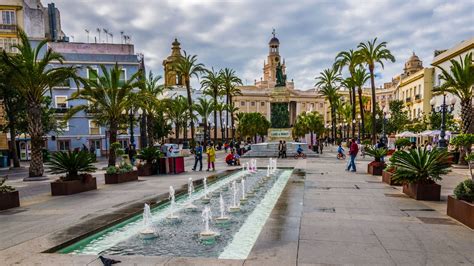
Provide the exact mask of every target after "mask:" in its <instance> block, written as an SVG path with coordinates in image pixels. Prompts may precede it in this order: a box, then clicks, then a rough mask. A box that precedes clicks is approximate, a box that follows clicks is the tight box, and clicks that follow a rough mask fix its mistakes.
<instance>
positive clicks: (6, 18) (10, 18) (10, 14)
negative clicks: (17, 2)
mask: <svg viewBox="0 0 474 266" xmlns="http://www.w3.org/2000/svg"><path fill="white" fill-rule="evenodd" d="M2 24H3V25H16V14H15V11H13V10H3V11H2Z"/></svg>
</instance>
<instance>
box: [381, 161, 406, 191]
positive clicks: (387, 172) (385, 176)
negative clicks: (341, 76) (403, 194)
mask: <svg viewBox="0 0 474 266" xmlns="http://www.w3.org/2000/svg"><path fill="white" fill-rule="evenodd" d="M394 173H395V167H393V166H392V165H387V167H385V169H384V170H383V172H382V182H384V183H387V184H388V185H390V186H401V185H402V184H401V183H400V182H397V181H395V180H393V178H392V176H393V174H394Z"/></svg>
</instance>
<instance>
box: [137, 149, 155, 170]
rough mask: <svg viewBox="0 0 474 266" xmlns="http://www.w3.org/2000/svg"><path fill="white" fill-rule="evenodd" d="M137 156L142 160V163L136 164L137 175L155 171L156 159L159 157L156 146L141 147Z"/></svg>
mask: <svg viewBox="0 0 474 266" xmlns="http://www.w3.org/2000/svg"><path fill="white" fill-rule="evenodd" d="M137 158H138V159H140V160H141V161H144V162H145V163H144V164H141V163H140V164H138V165H137V169H138V175H139V176H149V175H153V174H156V173H157V170H158V163H157V160H158V159H159V158H160V150H159V149H158V148H156V147H146V148H143V149H142V150H141V151H140V153H139V154H138V155H137Z"/></svg>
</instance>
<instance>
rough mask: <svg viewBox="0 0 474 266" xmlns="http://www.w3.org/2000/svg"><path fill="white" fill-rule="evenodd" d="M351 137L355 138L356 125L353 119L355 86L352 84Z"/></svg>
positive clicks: (354, 115) (354, 114)
mask: <svg viewBox="0 0 474 266" xmlns="http://www.w3.org/2000/svg"><path fill="white" fill-rule="evenodd" d="M351 89H352V121H351V124H352V138H355V131H356V126H355V123H353V121H355V119H356V89H355V86H352V88H351Z"/></svg>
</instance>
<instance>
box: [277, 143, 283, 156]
mask: <svg viewBox="0 0 474 266" xmlns="http://www.w3.org/2000/svg"><path fill="white" fill-rule="evenodd" d="M282 156H283V141H281V140H280V144H278V159H280V157H282Z"/></svg>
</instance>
